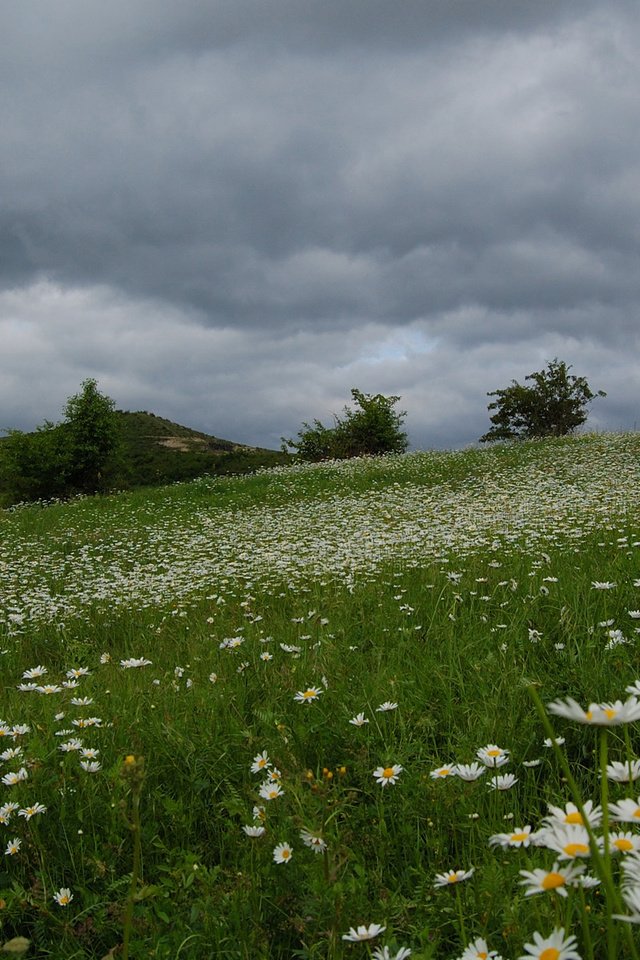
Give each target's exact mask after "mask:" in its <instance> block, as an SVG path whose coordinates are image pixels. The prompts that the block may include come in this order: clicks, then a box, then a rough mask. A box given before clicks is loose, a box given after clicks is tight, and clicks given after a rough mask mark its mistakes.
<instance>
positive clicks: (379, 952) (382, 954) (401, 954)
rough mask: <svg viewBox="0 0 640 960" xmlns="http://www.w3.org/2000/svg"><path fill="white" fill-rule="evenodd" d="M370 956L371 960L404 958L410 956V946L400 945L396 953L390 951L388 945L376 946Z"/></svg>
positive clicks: (403, 959) (397, 959) (400, 959)
mask: <svg viewBox="0 0 640 960" xmlns="http://www.w3.org/2000/svg"><path fill="white" fill-rule="evenodd" d="M371 956H372V957H373V960H405V958H406V957H410V956H411V948H410V947H400V948H399V950H398V951H397V953H391V951H390V950H389V947H376V948H375V950H374V951H373V953H372V954H371Z"/></svg>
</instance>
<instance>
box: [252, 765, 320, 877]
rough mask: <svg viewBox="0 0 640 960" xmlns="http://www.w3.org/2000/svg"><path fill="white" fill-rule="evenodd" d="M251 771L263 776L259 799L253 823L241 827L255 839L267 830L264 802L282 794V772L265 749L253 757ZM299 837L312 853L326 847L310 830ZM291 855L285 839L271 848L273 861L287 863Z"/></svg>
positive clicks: (290, 847)
mask: <svg viewBox="0 0 640 960" xmlns="http://www.w3.org/2000/svg"><path fill="white" fill-rule="evenodd" d="M251 773H257V774H260V775H262V776H264V778H265V779H264V780H263V781H262V783H261V784H260V787H259V790H258V796H259V800H260V801H264V802H263V803H261V802H258V803H257V804H255V806H254V808H253V823H250V824H245V825H244V826H243V827H242V829H243V831H244V833H245V834H246V836H248V837H252V838H253V839H257V838H258V837H263V836H264V835H265V833H266V832H267V830H266V827H265V822H266V819H267V808H266V804H268V803H270V802H271V801H273V800H277V799H279V798H280V797H282V796H284V792H285V791H284V790H283V788H282V785H281V779H282V774H281V773H280V771H279V770H278V768H277V767H276V766H274V764H273V763H272V761H271V760H270V759H269V755H268V753H267V751H266V750H263V751H262V753H259V754H258V755H257V756H255V757H254V758H253V762H252V764H251ZM300 839H301V840H302V842H303V844H304V845H305V847H308V848H309V849H310V850H313V852H314V853H324V851H325V850H326V849H327V843H326V841H325V840H324V838H323V837H321V836H320V835H319V834H317V833H314V832H313V831H311V830H306V829H302V830H301V831H300ZM292 857H293V848H292V846H291V844H289V843H288V842H287V841H284V842H282V843H278V844H276V846H275V847H274V849H273V859H274V861H275V863H289V861H290V860H291V858H292Z"/></svg>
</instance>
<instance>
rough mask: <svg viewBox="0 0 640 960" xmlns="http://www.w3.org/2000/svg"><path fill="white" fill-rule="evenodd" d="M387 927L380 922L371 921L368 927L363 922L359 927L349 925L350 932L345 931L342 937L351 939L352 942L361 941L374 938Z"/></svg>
mask: <svg viewBox="0 0 640 960" xmlns="http://www.w3.org/2000/svg"><path fill="white" fill-rule="evenodd" d="M386 929H387V928H386V927H383V926H382V925H381V924H379V923H370V924H369V926H368V927H366V926H365V925H364V924H363V923H361V924H359V925H358V926H357V927H349V933H343V934H342V939H343V940H349V941H350V942H351V943H360V942H361V941H362V940H373V938H374V937H378V936H380V934H381V933H384V931H385V930H386Z"/></svg>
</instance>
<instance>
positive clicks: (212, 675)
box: [209, 673, 218, 683]
mask: <svg viewBox="0 0 640 960" xmlns="http://www.w3.org/2000/svg"><path fill="white" fill-rule="evenodd" d="M217 682H218V674H217V673H210V674H209V683H217Z"/></svg>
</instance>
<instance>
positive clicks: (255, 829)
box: [242, 824, 267, 837]
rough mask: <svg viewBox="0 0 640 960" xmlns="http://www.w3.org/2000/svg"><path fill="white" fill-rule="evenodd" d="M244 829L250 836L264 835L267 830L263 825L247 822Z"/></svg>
mask: <svg viewBox="0 0 640 960" xmlns="http://www.w3.org/2000/svg"><path fill="white" fill-rule="evenodd" d="M242 829H243V830H244V832H245V833H246V835H247V836H248V837H263V836H264V835H265V833H266V832H267V831H266V829H265V828H264V827H263V826H254V824H247V825H246V826H243V828H242Z"/></svg>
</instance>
